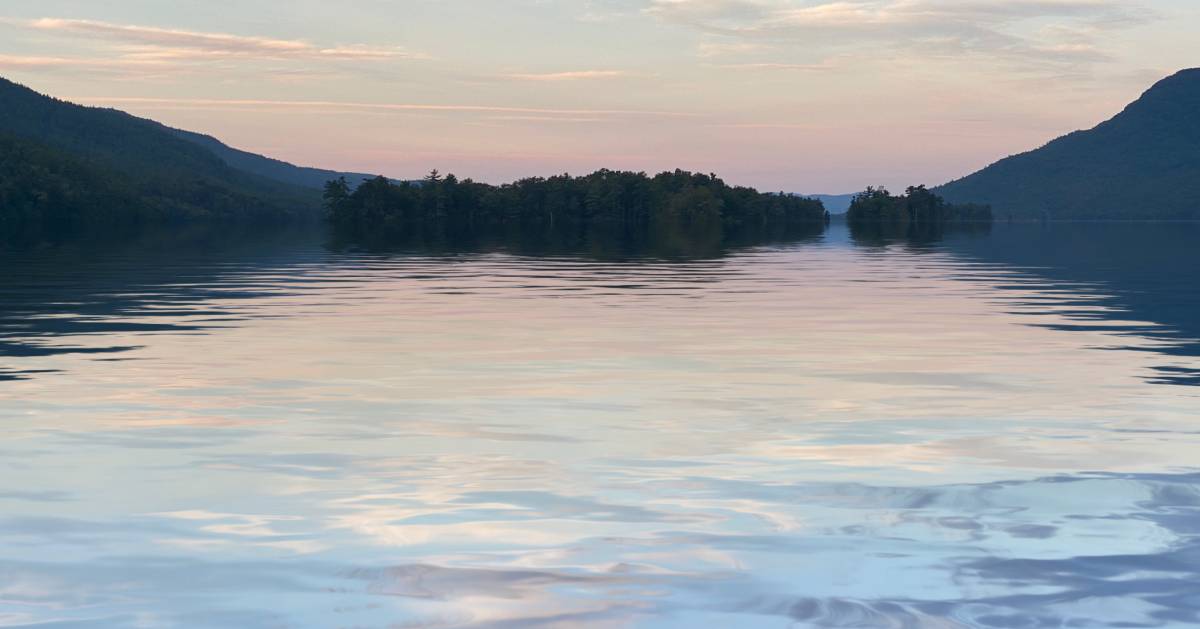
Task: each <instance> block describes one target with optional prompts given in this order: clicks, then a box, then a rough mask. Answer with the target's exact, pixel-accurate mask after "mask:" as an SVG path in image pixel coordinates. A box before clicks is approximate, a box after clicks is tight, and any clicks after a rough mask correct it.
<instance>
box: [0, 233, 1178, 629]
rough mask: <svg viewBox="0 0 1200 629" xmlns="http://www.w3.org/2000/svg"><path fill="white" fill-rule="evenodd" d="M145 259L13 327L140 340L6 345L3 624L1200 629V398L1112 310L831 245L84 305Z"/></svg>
mask: <svg viewBox="0 0 1200 629" xmlns="http://www.w3.org/2000/svg"><path fill="white" fill-rule="evenodd" d="M236 259H240V258H235V260H236ZM144 262H145V261H139V260H138V259H137V258H135V257H129V258H125V259H120V260H107V261H103V262H98V263H97V264H96V265H95V266H94V267H93V270H94V273H95V275H93V276H79V277H78V278H77V280H78V281H77V282H76V283H75V284H74V288H71V289H70V290H67V289H61V290H60V289H55V292H54V298H53V299H47V301H54V302H55V305H53V306H44V307H43V309H42V311H41V312H40V313H39V312H36V311H35V310H36V306H35V305H31V304H35V303H36V300H35V299H29V300H26V301H25V302H22V303H24V304H26V305H25V306H23V307H25V308H28V309H30V311H29V312H26V313H25V315H26V323H27V324H28V325H26V327H25V328H24V329H26V330H27V331H26V332H20V331H19V328H14V327H13V326H14V325H15V323H12V322H13V321H14V319H13V318H12V317H8V318H6V319H5V321H6V323H5V325H6V327H5V337H4V339H5V342H6V343H7V344H8V345H7V346H9V347H21V346H23V345H38V346H41V347H43V348H50V349H53V348H54V347H56V346H61V347H72V348H112V347H131V348H136V349H129V350H125V351H119V352H115V353H104V354H92V353H68V354H59V353H54V352H43V353H38V354H35V355H22V354H20V352H7V354H8V355H6V356H5V357H4V361H5V363H6V364H7V365H8V367H9V368H10V371H13V372H18V371H19V372H21V373H22V376H23V377H24V379H22V380H14V381H10V382H5V383H4V384H3V385H2V386H3V389H0V430H3V444H4V445H3V446H2V447H0V450H2V452H3V456H2V457H0V469H2V472H3V473H2V475H0V479H2V480H0V506H2V510H0V514H2V515H0V625H16V626H21V625H26V624H33V623H38V622H43V623H44V622H53V621H61V622H64V623H68V624H67V625H66V626H72V625H70V623H72V622H74V623H82V624H83V625H85V626H86V625H107V626H171V625H179V624H183V625H188V626H213V627H217V626H223V627H227V626H277V625H280V624H287V625H309V626H387V625H392V624H399V625H400V626H407V625H406V623H407V624H408V625H412V626H478V625H488V626H506V624H511V625H515V626H554V625H555V624H557V625H559V626H613V625H623V624H632V625H654V626H678V627H689V626H695V625H697V624H716V625H722V626H729V625H734V624H736V625H738V626H758V625H761V626H773V627H774V626H781V625H782V623H784V622H786V621H788V620H789V619H791V620H792V621H794V622H795V623H797V624H798V625H799V626H871V627H875V626H897V627H903V626H918V627H926V626H928V627H965V626H985V627H1009V626H1060V625H1064V624H1067V625H1069V624H1074V625H1080V626H1129V625H1138V626H1163V627H1171V626H1186V625H1188V624H1189V623H1196V622H1200V616H1198V615H1197V614H1198V612H1200V601H1197V599H1196V598H1195V589H1194V583H1196V582H1197V579H1200V549H1198V547H1197V545H1196V542H1195V539H1196V534H1197V532H1200V528H1198V527H1200V524H1198V523H1200V514H1198V513H1197V509H1198V508H1200V490H1198V487H1200V483H1197V477H1196V475H1195V472H1194V467H1195V463H1194V459H1195V454H1194V453H1195V451H1196V446H1197V442H1198V441H1200V439H1198V435H1200V431H1197V430H1196V428H1195V426H1194V417H1195V415H1196V411H1197V410H1198V406H1200V404H1198V402H1197V394H1196V389H1195V388H1193V387H1185V386H1173V385H1164V384H1154V383H1153V381H1152V379H1148V376H1150V375H1151V374H1152V373H1154V370H1155V368H1157V367H1159V366H1161V364H1162V361H1163V360H1164V357H1163V355H1161V354H1159V353H1156V352H1153V351H1143V350H1146V349H1148V348H1149V349H1152V346H1153V345H1154V344H1155V343H1159V342H1160V341H1159V340H1157V339H1154V338H1141V339H1139V338H1138V337H1130V336H1127V335H1122V334H1119V333H1118V332H1116V331H1114V328H1120V327H1121V326H1120V325H1118V324H1119V323H1120V315H1121V313H1120V312H1117V311H1111V312H1108V313H1107V314H1106V316H1107V318H1106V319H1105V320H1103V321H1098V322H1097V325H1095V326H1088V325H1081V324H1080V321H1079V319H1078V317H1075V318H1072V317H1074V316H1075V314H1076V313H1078V311H1079V309H1080V308H1081V307H1084V306H1087V304H1089V303H1091V304H1101V303H1102V301H1097V300H1096V299H1094V298H1093V297H1094V296H1099V297H1103V286H1100V285H1089V286H1088V287H1086V290H1087V292H1088V293H1087V294H1083V293H1081V292H1080V291H1079V290H1078V289H1074V288H1073V285H1071V284H1069V283H1063V282H1046V281H1044V280H1039V279H1038V277H1037V276H1036V275H1032V274H1029V273H1026V272H1023V271H1021V272H1018V271H1013V270H1008V269H1006V268H1005V267H1001V266H997V265H993V264H984V263H978V262H967V261H964V260H963V259H960V258H956V257H953V256H951V255H949V254H946V253H939V252H936V251H935V252H931V253H924V254H915V253H908V252H906V251H904V250H903V249H901V248H893V249H889V250H886V251H865V250H856V249H852V248H849V247H848V246H847V245H846V244H845V242H844V241H839V240H837V239H830V240H829V241H826V243H825V244H813V245H807V246H800V247H792V248H786V247H785V248H778V249H762V250H750V251H746V252H743V253H741V254H737V255H734V256H731V257H727V258H723V259H714V260H707V261H692V262H682V261H680V262H661V261H660V262H654V263H650V262H647V263H645V264H641V265H628V264H618V263H599V262H587V261H581V260H571V259H556V260H537V259H521V258H511V257H506V256H502V255H494V254H493V255H478V256H464V257H459V258H455V259H453V260H451V259H437V260H434V259H428V258H419V257H410V258H379V257H374V258H373V257H365V256H358V257H354V256H348V257H342V256H336V255H334V254H327V253H322V252H320V251H319V250H305V252H302V253H298V254H295V255H292V256H291V257H288V258H287V259H286V260H279V261H276V262H273V263H271V264H262V265H252V264H243V265H241V266H239V265H238V264H237V263H235V262H233V261H218V262H216V263H214V262H213V261H211V260H210V261H208V262H206V263H205V264H209V265H211V264H217V266H219V267H220V272H219V273H210V274H205V273H202V272H200V271H198V270H194V272H193V273H192V275H190V276H186V277H180V276H179V274H178V273H172V274H169V275H171V276H172V277H175V278H176V279H174V280H172V281H170V282H165V281H164V282H159V283H158V284H152V283H151V282H144V283H140V284H138V283H132V282H131V283H127V285H126V287H125V288H124V289H123V290H125V291H126V292H132V293H136V294H135V295H132V296H129V295H126V296H118V295H117V293H118V292H120V290H121V289H120V288H119V287H118V288H103V287H102V289H97V288H95V286H96V284H98V283H101V280H102V279H103V277H102V276H104V275H105V274H110V275H111V276H112V277H116V276H118V271H119V270H121V269H122V268H124V267H125V266H127V265H141V264H144ZM28 264H29V265H33V262H28ZM197 267H199V265H197ZM31 268H32V267H27V268H24V269H23V270H22V271H19V272H15V273H14V275H13V276H14V277H26V278H28V277H34V276H36V274H35V273H33V271H32V270H31ZM96 269H99V270H96ZM139 272H140V271H139ZM21 273H28V275H21ZM85 285H86V286H90V287H91V288H90V290H92V291H93V292H91V293H88V292H87V291H86V290H84V287H85ZM114 285H115V283H114ZM21 286H23V288H20V290H26V291H28V290H30V285H28V284H21ZM999 287H1003V290H999ZM18 288H19V287H16V286H15V285H14V284H10V286H6V287H5V290H18ZM32 290H33V291H34V292H35V293H36V291H37V290H38V289H37V288H36V286H35V287H34V288H33V289H32ZM44 290H47V291H48V290H50V289H44ZM47 294H49V293H47ZM87 295H92V297H88V296H87ZM96 295H103V297H102V299H103V300H107V301H108V302H109V303H111V304H117V303H122V300H125V301H124V303H128V304H132V305H130V306H128V307H124V308H120V309H116V310H114V311H113V312H111V313H108V314H105V312H104V309H103V308H100V307H98V306H97V304H96V303H89V299H95V298H96V297H95V296H96ZM10 303H12V302H10ZM139 303H141V304H153V305H154V306H155V308H156V310H155V311H153V312H151V311H149V310H147V309H145V308H143V307H141V306H136V304H139ZM1031 304H1037V306H1036V307H1031ZM1089 307H1090V306H1089ZM51 311H54V312H57V313H58V314H55V315H53V316H54V317H55V319H54V322H52V323H51V322H47V321H46V318H47V317H49V316H50V315H49V314H48V313H50V312H51ZM63 313H66V314H63ZM71 313H76V314H71ZM78 313H85V314H84V315H82V316H81V315H79V314H78ZM81 319H82V322H81V321H80V320H81ZM148 323H153V324H155V325H156V326H158V327H157V328H147V327H146V325H145V324H148ZM1068 323H1069V324H1071V329H1064V325H1065V324H1068ZM78 325H82V327H77V326H78ZM14 329H16V330H17V331H16V332H14V331H13V330H14ZM38 330H58V331H59V332H58V333H54V334H49V335H47V336H44V337H39V336H37V334H38ZM64 331H70V332H75V334H71V335H69V336H64V335H63V334H62V332H64ZM1140 345H1145V346H1146V347H1140ZM14 354H15V355H14ZM26 354H29V353H26ZM113 358H120V359H121V360H118V361H113V360H111V359H113ZM97 359H99V360H97ZM1173 359H1178V360H1180V361H1184V362H1186V361H1187V360H1188V359H1187V357H1173ZM1192 366H1195V365H1192ZM39 370H57V371H56V372H54V373H33V372H37V371H39ZM1122 623H1124V624H1122Z"/></svg>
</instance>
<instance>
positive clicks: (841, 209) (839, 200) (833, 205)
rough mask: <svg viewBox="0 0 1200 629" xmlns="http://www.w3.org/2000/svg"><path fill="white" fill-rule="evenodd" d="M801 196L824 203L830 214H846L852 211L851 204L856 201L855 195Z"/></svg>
mask: <svg viewBox="0 0 1200 629" xmlns="http://www.w3.org/2000/svg"><path fill="white" fill-rule="evenodd" d="M801 196H804V197H807V198H809V199H816V200H818V201H820V202H821V203H824V204H825V209H826V210H829V213H830V214H845V213H846V210H849V209H850V202H851V201H853V200H854V195H853V194H805V195H801Z"/></svg>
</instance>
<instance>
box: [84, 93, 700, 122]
mask: <svg viewBox="0 0 1200 629" xmlns="http://www.w3.org/2000/svg"><path fill="white" fill-rule="evenodd" d="M69 100H72V101H74V102H82V103H97V104H103V105H142V106H158V105H165V106H187V107H203V108H212V109H220V108H276V109H297V110H310V111H317V110H325V111H329V110H361V111H392V112H445V113H490V114H515V115H522V114H525V115H548V116H575V117H579V116H582V117H597V116H602V117H620V116H628V117H658V118H690V117H695V116H697V114H694V113H690V112H677V111H660V110H643V109H556V108H545V107H510V106H503V105H454V104H450V105H446V104H428V103H361V102H345V101H295V100H261V99H215V98H134V97H130V98H126V97H99V98H95V97H73V98H70V99H69Z"/></svg>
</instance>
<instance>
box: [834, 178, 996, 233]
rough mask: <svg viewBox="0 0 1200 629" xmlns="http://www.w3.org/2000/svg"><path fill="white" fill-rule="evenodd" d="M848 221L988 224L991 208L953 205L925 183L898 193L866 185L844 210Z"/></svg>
mask: <svg viewBox="0 0 1200 629" xmlns="http://www.w3.org/2000/svg"><path fill="white" fill-rule="evenodd" d="M846 220H847V221H848V222H850V223H880V222H881V223H914V224H927V225H935V224H946V223H990V222H991V221H992V208H990V207H988V206H986V205H978V204H974V203H967V204H953V203H947V202H946V200H945V199H943V198H942V197H940V196H938V195H936V194H934V193H933V192H931V191H930V190H928V189H927V188H926V187H925V186H910V187H909V188H908V189H907V190H905V191H904V194H903V195H901V196H893V195H892V193H890V192H888V191H887V189H886V188H883V187H879V188H867V189H866V190H865V191H863V192H860V193H858V194H857V195H855V196H854V200H853V201H851V202H850V209H849V210H848V211H847V212H846Z"/></svg>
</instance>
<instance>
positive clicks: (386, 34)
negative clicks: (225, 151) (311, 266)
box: [0, 0, 1200, 193]
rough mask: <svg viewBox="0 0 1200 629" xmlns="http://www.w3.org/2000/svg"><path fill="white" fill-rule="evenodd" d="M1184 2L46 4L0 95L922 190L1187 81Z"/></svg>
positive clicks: (536, 166)
mask: <svg viewBox="0 0 1200 629" xmlns="http://www.w3.org/2000/svg"><path fill="white" fill-rule="evenodd" d="M1197 32H1200V2H1196V1H1195V0H1119V1H1118V0H843V1H836V2H831V1H828V0H391V1H389V0H340V1H338V2H331V1H329V0H288V1H286V2H284V1H267V0H171V1H169V2H167V1H162V0H112V1H109V2H96V1H95V0H39V1H38V2H4V3H0V74H2V75H3V76H5V77H8V78H10V79H13V80H16V81H19V82H21V83H25V84H26V85H29V86H30V87H33V88H35V89H37V90H39V91H43V92H47V93H50V94H52V95H55V96H59V97H63V98H67V99H70V100H74V101H77V102H82V103H86V104H94V105H108V106H113V107H118V108H121V109H125V110H127V111H130V112H132V113H135V114H138V115H143V116H147V117H152V118H155V119H157V120H160V121H162V122H165V123H167V124H171V125H174V126H179V127H183V128H187V129H192V130H196V131H202V132H206V133H211V134H213V135H216V136H217V137H219V138H221V139H223V140H225V141H226V142H228V143H230V144H232V145H234V146H237V147H239V148H245V149H248V150H253V151H256V152H263V153H267V154H270V155H272V156H276V157H279V158H282V159H287V160H289V161H293V162H297V163H301V164H305V165H316V166H323V167H328V168H336V169H345V170H359V171H367V172H372V173H381V174H387V175H390V176H394V177H405V178H409V177H416V176H419V175H420V174H422V173H424V172H426V171H428V170H429V169H430V168H434V167H436V168H439V169H441V170H442V171H443V172H455V173H457V174H459V175H460V176H470V177H474V178H476V179H481V180H485V181H492V182H501V181H508V180H511V179H514V178H517V177H521V176H528V175H537V174H542V175H544V174H552V173H558V172H571V173H582V172H586V171H591V170H593V169H596V168H600V167H608V168H619V169H632V170H646V171H657V170H663V169H669V168H676V167H680V168H687V169H692V170H699V171H704V172H710V171H711V172H716V173H719V174H721V175H722V176H723V177H725V178H726V179H727V180H729V181H731V182H735V183H740V184H747V185H753V186H757V187H760V188H765V189H771V190H788V191H802V192H810V193H817V192H849V191H854V190H859V189H861V188H863V187H865V186H866V185H869V184H885V185H889V186H892V187H902V186H904V185H908V184H913V183H930V184H936V183H941V182H944V181H946V180H949V179H952V178H955V177H958V176H961V175H964V174H967V173H969V172H972V171H973V170H975V169H977V168H979V167H981V166H984V165H986V164H988V163H990V162H992V161H995V159H997V158H999V157H1002V156H1004V155H1007V154H1010V153H1013V152H1018V151H1021V150H1026V149H1029V148H1034V147H1036V146H1038V145H1040V144H1042V143H1044V142H1045V141H1047V140H1049V139H1051V138H1053V137H1056V136H1058V135H1061V134H1063V133H1065V132H1068V131H1071V130H1074V129H1078V128H1084V127H1090V126H1092V125H1094V124H1095V123H1097V122H1099V121H1101V120H1103V119H1105V118H1107V117H1109V116H1111V115H1112V114H1113V113H1115V112H1116V111H1118V110H1119V109H1120V108H1121V107H1122V106H1123V105H1124V104H1125V103H1127V102H1129V101H1130V100H1132V99H1134V98H1136V97H1137V96H1138V94H1140V93H1141V92H1142V91H1143V90H1144V89H1146V88H1147V87H1148V86H1149V85H1150V84H1152V83H1153V82H1154V81H1155V80H1157V79H1159V78H1161V77H1163V76H1165V75H1167V74H1170V73H1173V72H1175V71H1177V70H1179V69H1181V68H1184V67H1189V66H1196V65H1200V37H1197V36H1196V33H1197Z"/></svg>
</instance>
